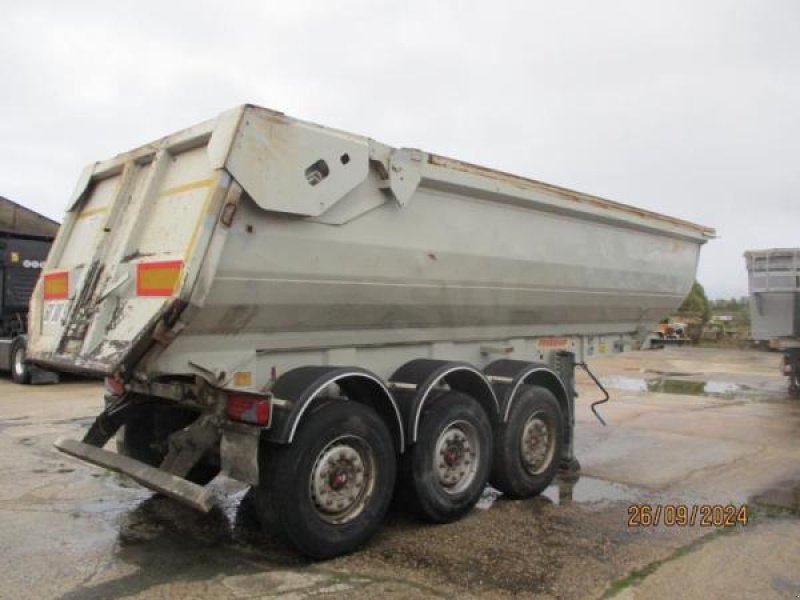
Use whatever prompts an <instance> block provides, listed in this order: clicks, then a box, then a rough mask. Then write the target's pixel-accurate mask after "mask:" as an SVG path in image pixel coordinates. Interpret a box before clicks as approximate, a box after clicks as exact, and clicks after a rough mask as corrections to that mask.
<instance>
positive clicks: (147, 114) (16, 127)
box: [0, 0, 800, 298]
mask: <svg viewBox="0 0 800 600" xmlns="http://www.w3.org/2000/svg"><path fill="white" fill-rule="evenodd" d="M0 10H1V11H2V12H1V13H0V81H2V82H3V85H2V88H0V89H2V93H1V94H0V136H2V137H0V195H4V196H7V197H9V198H11V199H12V200H15V201H17V202H19V203H21V204H24V205H27V206H30V207H31V208H33V209H35V210H38V211H40V212H43V213H44V214H46V215H48V216H50V217H54V218H58V219H60V218H61V214H62V212H63V209H64V207H65V204H66V202H67V199H68V197H69V195H70V193H71V191H72V189H73V187H74V183H75V180H76V179H77V177H78V174H79V173H80V170H81V168H82V167H83V166H84V165H85V164H87V163H90V162H93V161H95V160H98V159H102V158H107V157H109V156H111V155H113V154H116V153H118V152H121V151H125V150H128V149H130V148H132V147H135V146H138V145H141V144H142V143H144V142H147V141H150V140H152V139H155V138H157V137H161V136H162V135H165V134H167V133H170V132H173V131H175V130H177V129H180V128H183V127H185V126H188V125H191V124H194V123H195V122H198V121H201V120H204V119H207V118H210V117H212V116H214V115H215V114H217V113H218V112H221V111H222V110H224V109H227V108H230V107H232V106H234V105H237V104H242V103H245V102H250V103H255V104H260V105H263V106H267V107H270V108H274V109H276V110H280V111H282V112H285V113H287V114H289V115H291V116H295V117H299V118H303V119H308V120H311V121H315V122H319V123H323V124H325V125H329V126H333V127H338V128H341V129H345V130H349V131H353V132H356V133H362V134H365V135H369V136H371V137H373V138H376V139H378V140H380V141H382V142H385V143H388V144H392V145H396V146H409V147H418V148H422V149H424V150H428V151H432V152H438V153H441V154H445V155H449V156H453V157H456V158H460V159H463V160H467V161H470V162H475V163H479V164H483V165H487V166H491V167H495V168H499V169H502V170H505V171H511V172H514V173H518V174H521V175H526V176H529V177H534V178H536V179H540V180H543V181H546V182H549V183H555V184H558V185H562V186H566V187H571V188H575V189H578V190H581V191H585V192H589V193H592V194H597V195H600V196H603V197H606V198H610V199H612V200H617V201H621V202H626V203H629V204H634V205H636V206H640V207H644V208H648V209H651V210H655V211H658V212H662V213H666V214H669V215H672V216H676V217H681V218H684V219H688V220H690V221H695V222H698V223H701V224H703V225H708V226H712V227H715V228H716V229H717V231H718V234H719V239H717V240H714V241H712V242H710V243H708V244H707V245H706V246H705V248H704V249H703V252H702V256H701V260H700V270H699V275H698V277H699V280H700V282H701V283H702V284H703V285H704V286H705V287H706V289H707V291H708V293H709V296H710V297H712V298H716V297H728V296H732V295H736V296H738V295H744V294H746V293H747V282H746V272H745V268H744V261H743V259H742V252H744V250H746V249H751V248H764V247H781V246H782V247H794V246H800V233H798V225H800V1H798V0H786V1H779V0H753V1H741V2H736V1H732V0H731V1H720V2H712V1H705V2H701V1H699V0H694V1H676V0H669V1H666V0H665V1H663V2H645V1H642V0H631V1H630V2H609V1H604V2H597V1H596V0H594V1H585V2H576V1H571V2H561V3H558V2H552V1H548V2H544V1H542V2H539V1H529V2H522V1H520V2H500V1H492V2H483V3H478V2H474V3H472V2H441V1H430V0H429V1H426V2H397V1H395V2H387V3H385V7H383V8H381V7H380V3H379V2H348V1H343V0H338V1H336V2H313V3H311V2H309V3H305V2H301V1H299V0H293V1H289V0H287V1H284V2H266V1H262V2H255V1H254V2H244V1H242V2H234V1H232V0H229V1H227V2H220V1H216V2H205V1H196V0H195V1H192V2H183V3H179V2H166V1H163V0H162V1H159V2H148V1H145V0H138V1H136V2H123V1H119V0H115V1H113V2H109V1H107V0H106V1H104V2H96V3H95V2H80V1H75V0H72V1H70V2H52V3H46V2H36V1H34V0H26V1H18V2H10V1H8V0H0Z"/></svg>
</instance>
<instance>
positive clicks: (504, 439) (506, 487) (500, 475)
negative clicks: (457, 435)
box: [490, 385, 564, 498]
mask: <svg viewBox="0 0 800 600" xmlns="http://www.w3.org/2000/svg"><path fill="white" fill-rule="evenodd" d="M495 436H496V447H495V453H494V461H493V464H492V474H491V477H490V479H491V482H492V485H493V486H494V487H496V488H497V489H498V490H500V491H501V492H503V494H505V495H506V496H509V497H511V498H530V497H531V496H536V495H537V494H539V493H541V492H542V490H544V489H545V488H546V487H547V486H548V485H550V483H551V482H552V481H553V478H554V477H555V475H556V471H557V470H558V461H559V456H560V453H561V445H562V442H563V439H564V425H563V418H562V415H561V409H560V408H559V406H558V401H557V400H556V398H555V396H554V395H553V393H552V392H551V391H550V390H548V389H546V388H543V387H540V386H536V385H526V386H524V387H522V388H521V389H520V392H519V395H518V396H517V397H516V399H515V401H514V404H513V406H512V408H511V414H510V415H509V418H508V422H507V423H501V424H500V425H498V427H497V429H496V432H495Z"/></svg>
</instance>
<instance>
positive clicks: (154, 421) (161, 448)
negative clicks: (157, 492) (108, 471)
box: [117, 407, 219, 485]
mask: <svg viewBox="0 0 800 600" xmlns="http://www.w3.org/2000/svg"><path fill="white" fill-rule="evenodd" d="M196 417H197V415H196V414H195V413H192V412H190V411H185V410H175V409H173V408H171V407H150V408H148V409H144V410H143V411H142V412H141V413H139V414H138V415H136V416H135V417H134V418H132V419H131V420H129V421H127V422H126V423H125V425H124V426H123V427H122V429H121V430H120V435H119V437H118V438H117V451H118V452H119V453H120V454H122V455H124V456H130V457H131V458H134V459H136V460H139V461H142V462H143V463H145V464H148V465H150V466H153V467H157V466H159V465H160V464H161V462H162V461H163V460H164V457H165V456H166V455H167V449H168V448H167V438H168V437H169V436H170V435H171V434H172V433H174V432H176V431H178V430H179V429H183V428H184V427H186V426H187V425H189V424H190V423H191V422H192V421H194V420H195V418H196ZM218 474H219V465H216V464H213V463H211V462H209V461H207V460H201V461H200V462H198V463H197V464H196V465H195V466H194V467H192V469H191V470H190V471H189V473H188V474H187V475H186V479H187V480H189V481H191V482H192V483H196V484H198V485H205V484H207V483H208V482H209V481H211V480H212V479H214V477H216V476H217V475H218Z"/></svg>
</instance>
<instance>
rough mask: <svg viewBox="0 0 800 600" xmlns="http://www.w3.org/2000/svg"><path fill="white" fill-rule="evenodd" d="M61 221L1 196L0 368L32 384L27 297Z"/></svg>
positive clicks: (19, 380)
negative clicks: (27, 353) (27, 354)
mask: <svg viewBox="0 0 800 600" xmlns="http://www.w3.org/2000/svg"><path fill="white" fill-rule="evenodd" d="M56 231H58V223H56V222H55V221H52V220H50V219H48V218H47V217H45V216H43V215H40V214H38V213H36V212H34V211H32V210H30V209H27V208H25V207H23V206H20V205H19V204H17V203H16V202H12V201H11V200H9V199H7V198H4V197H2V196H0V370H3V371H10V372H11V377H12V379H13V380H14V381H15V382H17V383H29V382H30V380H31V368H30V366H29V364H28V362H27V359H26V342H27V329H28V300H29V299H30V297H31V294H32V293H33V288H34V286H35V285H36V280H37V279H38V278H39V274H40V273H41V270H42V267H44V264H45V259H46V258H47V252H48V250H49V249H50V244H51V242H52V241H53V238H54V237H55V235H56Z"/></svg>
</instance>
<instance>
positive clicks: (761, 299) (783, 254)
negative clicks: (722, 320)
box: [744, 248, 800, 398]
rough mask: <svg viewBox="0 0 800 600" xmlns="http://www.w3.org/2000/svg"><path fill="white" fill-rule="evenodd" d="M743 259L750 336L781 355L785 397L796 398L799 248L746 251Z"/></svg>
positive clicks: (799, 391) (799, 379) (799, 387)
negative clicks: (784, 377)
mask: <svg viewBox="0 0 800 600" xmlns="http://www.w3.org/2000/svg"><path fill="white" fill-rule="evenodd" d="M744 257H745V262H746V264H747V274H748V285H749V289H750V328H751V336H752V338H753V340H755V341H757V342H761V343H764V344H767V345H768V347H769V348H770V349H772V350H779V351H781V352H783V360H782V362H781V369H782V371H783V374H784V375H786V377H787V378H788V380H789V394H790V395H791V396H792V397H794V398H800V248H771V249H768V250H749V251H747V252H745V254H744Z"/></svg>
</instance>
